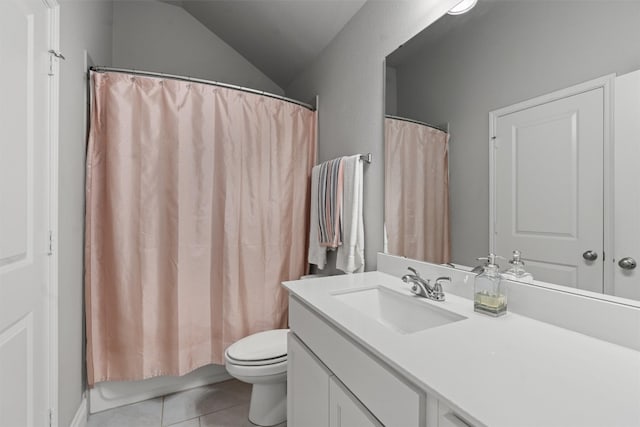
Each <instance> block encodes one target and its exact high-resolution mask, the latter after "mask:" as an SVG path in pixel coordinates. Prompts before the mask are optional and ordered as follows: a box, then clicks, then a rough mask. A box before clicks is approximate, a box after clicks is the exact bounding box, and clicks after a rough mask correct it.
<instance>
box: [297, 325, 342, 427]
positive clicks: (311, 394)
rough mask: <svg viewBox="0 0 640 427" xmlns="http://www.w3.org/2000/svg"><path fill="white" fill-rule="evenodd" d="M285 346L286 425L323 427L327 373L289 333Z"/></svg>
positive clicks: (326, 412)
mask: <svg viewBox="0 0 640 427" xmlns="http://www.w3.org/2000/svg"><path fill="white" fill-rule="evenodd" d="M287 343H288V344H287V345H288V347H287V425H288V426H290V427H316V426H317V427H327V426H328V425H329V377H330V376H331V372H329V370H328V369H327V368H326V367H325V366H324V365H323V364H322V363H321V362H320V361H319V360H318V359H317V358H316V357H315V356H314V355H313V353H311V351H309V350H308V349H307V348H306V346H305V345H304V344H303V343H302V342H301V341H300V340H299V339H298V338H297V337H296V336H295V334H294V333H293V332H289V336H288V341H287Z"/></svg>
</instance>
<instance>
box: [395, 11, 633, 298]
mask: <svg viewBox="0 0 640 427" xmlns="http://www.w3.org/2000/svg"><path fill="white" fill-rule="evenodd" d="M639 21H640V2H635V1H616V0H602V1H593V0H575V1H571V2H566V1H549V2H537V1H531V2H520V1H502V0H499V1H495V0H478V4H477V5H476V7H475V8H474V9H472V10H471V11H470V12H469V13H466V14H464V15H458V16H449V15H445V16H443V17H442V18H441V19H439V20H438V21H437V22H435V23H433V24H432V25H430V26H429V27H428V28H426V29H425V30H424V31H423V32H421V33H420V34H418V35H416V36H415V37H414V38H412V39H411V40H409V41H407V42H406V43H404V44H403V45H402V46H401V47H400V48H398V49H397V50H395V51H394V52H391V53H390V54H389V55H388V56H387V58H386V114H392V115H394V116H400V117H405V118H409V119H412V120H418V121H422V122H426V123H434V124H438V123H449V124H450V130H451V131H450V135H451V143H450V145H449V152H448V155H449V157H448V160H449V168H450V177H449V219H450V236H451V237H450V238H451V247H450V249H451V262H452V263H454V264H456V265H458V266H459V265H463V266H469V267H473V266H475V265H477V264H478V261H476V258H477V257H481V256H486V254H487V253H488V252H489V250H490V241H491V235H492V231H493V230H491V229H490V224H491V221H490V219H489V215H490V207H489V203H490V197H489V189H490V187H491V185H490V182H489V177H490V172H489V153H490V151H489V150H488V148H489V147H488V138H489V136H490V135H492V134H491V133H490V129H489V121H488V120H487V115H488V114H489V113H490V112H491V111H497V110H498V109H502V108H504V107H505V106H509V105H514V104H516V103H520V102H523V101H525V100H528V99H535V98H536V97H540V96H542V95H544V94H548V93H554V92H557V91H560V90H562V88H570V87H573V86H575V85H578V84H581V83H582V82H589V81H592V80H593V79H597V78H600V77H601V76H608V75H615V76H617V77H616V78H615V83H614V84H613V85H612V86H611V91H612V92H615V96H614V97H613V98H615V99H614V103H615V105H611V110H610V112H611V115H613V111H614V110H615V114H616V117H615V120H613V118H612V121H611V124H610V129H609V130H610V131H611V135H610V137H611V139H610V141H609V143H610V151H609V153H608V155H609V156H610V157H609V158H608V159H607V158H606V156H605V155H604V153H602V155H601V157H602V161H603V162H604V166H603V167H602V171H601V172H599V171H597V173H598V174H600V173H602V174H603V175H602V180H603V181H604V182H603V183H602V184H601V187H602V189H601V190H602V191H603V196H602V198H601V199H600V203H602V204H603V206H602V207H596V208H593V212H596V211H602V212H603V213H602V221H601V222H600V223H599V224H598V225H597V226H596V229H595V231H594V233H599V235H600V236H601V240H602V242H593V243H591V242H588V243H589V244H587V243H584V244H583V243H580V244H576V246H580V248H579V249H578V248H577V247H576V248H575V251H574V253H573V254H572V255H571V257H572V258H571V259H570V260H568V261H567V260H566V258H565V259H564V260H560V261H556V262H557V264H559V265H558V266H556V267H554V268H555V270H556V273H559V274H560V275H561V276H564V279H563V278H551V279H550V278H549V277H547V276H545V274H546V273H543V272H542V271H537V269H538V267H539V266H538V265H537V264H536V263H537V262H538V259H537V258H542V257H537V256H536V259H534V256H533V254H531V253H527V251H526V249H524V248H521V247H510V248H508V249H504V250H501V251H502V253H498V255H502V256H506V257H509V256H510V254H511V251H513V250H514V249H519V250H521V251H522V252H523V256H524V258H525V260H527V259H528V262H527V265H526V268H528V269H529V270H531V271H532V273H534V279H542V280H549V281H555V282H562V281H563V280H564V283H568V285H569V286H577V287H579V288H585V289H593V290H598V291H600V292H602V291H603V290H604V293H606V294H610V295H616V296H620V297H623V298H633V299H636V300H640V280H638V279H639V278H638V274H640V272H639V270H640V267H638V268H635V269H632V266H634V265H635V262H636V261H637V262H640V253H639V252H640V249H639V248H638V246H639V245H640V221H639V218H640V195H638V194H637V193H638V191H639V190H638V189H640V186H639V185H638V184H637V183H638V182H639V181H638V178H637V177H636V173H640V172H638V171H640V168H639V167H638V164H640V163H639V162H638V160H639V159H640V144H638V142H637V141H638V135H640V112H635V113H634V112H627V109H628V108H629V107H631V106H634V105H635V106H636V109H640V82H636V83H633V82H631V81H630V79H631V77H629V76H628V74H630V73H632V72H633V71H634V70H638V69H640V53H639V51H638V43H637V40H639V39H640V26H639V25H638V22H639ZM625 81H626V82H627V84H626V85H625V84H624V82H625ZM634 91H635V92H634ZM623 113H624V114H625V116H624V117H626V118H625V119H624V121H623V119H622V117H623V115H622V114H623ZM614 131H615V132H614ZM621 135H624V138H625V139H624V141H623V140H621V139H620V138H621ZM582 136H583V135H582V134H580V133H578V137H580V138H581V137H582ZM548 152H549V150H548V149H547V153H548ZM537 153H538V154H540V151H538V152H537ZM578 156H579V157H580V153H578ZM560 162H561V160H560V158H559V156H558V155H557V154H556V155H554V156H552V157H551V159H550V160H548V161H547V163H548V165H547V168H550V167H551V166H553V165H555V166H557V165H558V164H560ZM585 168H591V166H583V165H580V164H579V165H578V172H580V171H581V170H582V169H585ZM530 175H531V176H530V178H532V179H533V178H536V175H535V174H530ZM538 179H540V180H547V183H546V184H545V185H550V182H551V181H552V180H551V179H550V177H549V175H544V176H538V177H537V178H536V180H538ZM587 179H589V178H587ZM606 180H608V182H607V181H606ZM562 184H563V185H564V186H565V188H569V186H568V184H567V183H566V182H563V183H562ZM533 185H534V188H533V189H531V190H530V191H528V192H527V193H526V194H529V195H535V194H536V192H537V191H539V190H540V188H542V186H541V184H539V185H538V187H537V188H536V187H535V185H536V184H535V183H534V184H533ZM582 185H583V186H584V185H585V184H582ZM594 185H596V184H594ZM593 188H595V187H593ZM576 191H578V194H579V192H580V191H582V188H581V184H580V182H578V187H577V190H576ZM594 191H596V192H598V191H600V190H598V189H595V190H594ZM523 194H524V193H523ZM385 197H386V196H385ZM532 197H533V196H532ZM548 197H551V196H548ZM576 197H577V196H576ZM595 199H598V198H597V197H596V198H594V200H595ZM563 202H565V200H563V199H561V200H560V202H556V205H558V206H560V205H561V204H562V203H563ZM527 203H531V204H533V203H534V201H533V199H531V200H529V201H528V202H527ZM547 204H549V201H548V199H547ZM567 207H568V204H565V205H564V207H563V208H562V209H566V208H567ZM557 209H558V210H559V209H561V208H560V207H558V208H557ZM529 211H530V212H542V213H544V214H545V215H546V214H549V215H551V214H552V213H554V212H553V211H552V212H546V211H541V210H540V207H536V209H530V210H529ZM576 212H577V211H576ZM555 214H556V215H560V212H555ZM564 214H565V217H564V218H565V220H566V218H567V217H566V212H564ZM541 219H544V218H541ZM385 220H386V221H387V219H386V218H385ZM529 220H531V221H534V220H536V221H537V220H538V218H530V219H529ZM546 220H548V221H551V222H554V221H553V217H552V216H547V217H546ZM387 222H388V221H387ZM594 222H595V221H594ZM580 223H581V220H579V219H577V218H576V219H575V224H576V227H579V225H577V224H580ZM553 225H554V226H555V227H556V229H551V231H552V232H557V229H558V228H559V227H565V228H566V227H567V223H561V222H559V221H558V222H554V223H553ZM527 226H528V227H529V228H533V225H532V224H528V225H527ZM407 231H408V232H410V230H407ZM579 231H580V233H579V234H580V235H583V233H582V230H579ZM528 233H529V234H532V232H528ZM607 233H608V234H607ZM636 236H638V237H636ZM566 240H569V239H566ZM622 242H626V243H625V244H624V245H623V244H622ZM597 246H599V248H596V247H597ZM547 247H548V248H549V249H548V250H549V251H554V250H556V245H555V244H549V245H547ZM557 249H558V250H559V247H558V248H557ZM589 250H591V251H592V252H593V253H589V252H588V251H589ZM585 252H587V254H586V256H587V257H588V258H591V257H593V256H594V255H596V254H597V258H596V259H595V260H593V261H589V260H587V259H585V257H584V256H583V255H585ZM389 253H391V254H394V252H393V251H392V250H389ZM395 255H397V254H395ZM505 266H506V265H504V264H503V265H502V267H505ZM583 267H584V268H583ZM586 267H589V268H588V269H587V270H588V271H592V272H593V273H594V275H595V279H593V280H591V278H586V277H585V278H584V279H583V278H581V277H580V276H581V274H582V273H581V270H585V268H586ZM585 274H586V273H585ZM614 279H615V280H614ZM583 282H585V283H583Z"/></svg>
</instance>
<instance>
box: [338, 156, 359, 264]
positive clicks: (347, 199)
mask: <svg viewBox="0 0 640 427" xmlns="http://www.w3.org/2000/svg"><path fill="white" fill-rule="evenodd" d="M343 169H344V170H343V175H344V190H343V204H342V207H343V214H342V225H343V242H342V245H341V246H340V247H339V248H338V256H337V259H336V268H339V269H340V270H342V271H344V272H345V273H360V272H363V271H364V221H363V212H362V187H363V177H362V161H360V155H355V156H349V157H345V158H344V161H343Z"/></svg>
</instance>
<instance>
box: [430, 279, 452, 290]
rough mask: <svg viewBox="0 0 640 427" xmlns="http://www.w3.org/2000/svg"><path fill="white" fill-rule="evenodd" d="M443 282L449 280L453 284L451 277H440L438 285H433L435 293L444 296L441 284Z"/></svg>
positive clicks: (437, 280) (437, 281)
mask: <svg viewBox="0 0 640 427" xmlns="http://www.w3.org/2000/svg"><path fill="white" fill-rule="evenodd" d="M441 280H448V281H449V283H451V277H448V276H443V277H438V278H437V279H436V283H435V284H434V285H433V292H434V293H436V294H442V295H444V291H443V290H442V283H440V281H441Z"/></svg>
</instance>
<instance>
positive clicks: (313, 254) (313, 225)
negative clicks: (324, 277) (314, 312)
mask: <svg viewBox="0 0 640 427" xmlns="http://www.w3.org/2000/svg"><path fill="white" fill-rule="evenodd" d="M319 174H320V166H319V165H318V166H314V167H313V169H311V214H310V221H309V254H308V255H309V264H315V265H317V266H318V268H319V269H320V270H322V269H323V268H324V266H325V265H326V264H327V248H326V247H325V246H320V237H319V236H318V179H319Z"/></svg>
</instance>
